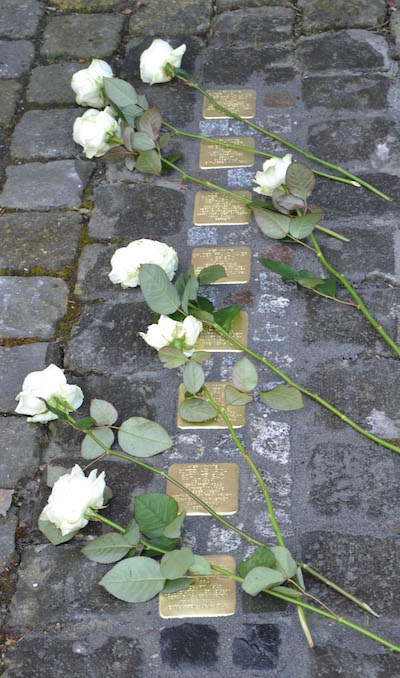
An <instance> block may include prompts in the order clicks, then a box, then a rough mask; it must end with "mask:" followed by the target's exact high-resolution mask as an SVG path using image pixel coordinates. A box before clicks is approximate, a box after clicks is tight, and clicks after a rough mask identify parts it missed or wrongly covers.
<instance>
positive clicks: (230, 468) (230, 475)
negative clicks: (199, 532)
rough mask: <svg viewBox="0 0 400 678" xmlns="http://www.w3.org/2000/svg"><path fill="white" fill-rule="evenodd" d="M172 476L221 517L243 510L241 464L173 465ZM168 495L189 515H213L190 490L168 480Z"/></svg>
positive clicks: (170, 469) (171, 468) (169, 472)
mask: <svg viewBox="0 0 400 678" xmlns="http://www.w3.org/2000/svg"><path fill="white" fill-rule="evenodd" d="M168 475H169V476H171V478H174V479H175V480H178V481H179V482H180V483H181V485H184V487H187V489H188V490H190V491H191V492H193V494H195V495H197V496H198V497H199V499H202V500H203V501H204V502H205V503H206V504H208V506H210V507H211V508H212V509H214V511H216V513H218V514H219V515H220V516H231V515H233V514H234V513H237V512H238V510H239V467H238V466H237V464H226V463H222V464H172V466H170V467H169V470H168ZM167 494H168V496H170V497H173V498H174V499H175V501H177V502H178V504H179V511H183V509H185V511H186V513H187V515H188V516H209V515H210V513H208V511H206V510H205V509H204V508H203V507H202V506H201V505H200V504H198V503H197V501H195V500H194V499H192V497H190V496H189V495H188V494H186V492H184V491H183V490H180V489H179V487H177V486H176V485H174V484H173V483H171V482H170V481H169V480H168V481H167Z"/></svg>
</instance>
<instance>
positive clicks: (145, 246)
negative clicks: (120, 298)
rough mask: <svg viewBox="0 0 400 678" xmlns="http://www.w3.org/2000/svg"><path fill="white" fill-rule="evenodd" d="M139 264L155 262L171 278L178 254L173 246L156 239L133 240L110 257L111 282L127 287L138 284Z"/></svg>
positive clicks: (109, 275)
mask: <svg viewBox="0 0 400 678" xmlns="http://www.w3.org/2000/svg"><path fill="white" fill-rule="evenodd" d="M141 264H157V266H160V267H161V268H162V269H164V271H165V272H166V274H167V276H168V278H169V279H170V280H172V278H173V277H174V273H175V271H176V269H177V268H178V255H177V253H176V251H175V250H174V248H173V247H169V245H166V244H165V243H163V242H159V241H158V240H148V239H147V238H142V239H141V240H133V241H132V242H130V243H129V245H127V246H126V247H120V248H119V249H117V250H116V252H115V254H113V256H112V258H111V266H112V270H111V272H110V273H109V274H108V277H109V278H110V280H111V282H113V283H114V284H119V283H120V284H121V285H122V287H123V288H124V289H125V288H127V287H137V285H139V269H140V265H141Z"/></svg>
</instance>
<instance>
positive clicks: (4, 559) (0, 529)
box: [0, 513, 18, 572]
mask: <svg viewBox="0 0 400 678" xmlns="http://www.w3.org/2000/svg"><path fill="white" fill-rule="evenodd" d="M17 527H18V518H17V516H16V515H15V514H14V513H10V515H7V516H6V517H5V518H3V517H2V516H0V572H2V571H3V570H4V569H5V568H6V567H7V565H10V564H11V563H12V564H17V563H18V554H17V552H16V547H15V530H16V529H17Z"/></svg>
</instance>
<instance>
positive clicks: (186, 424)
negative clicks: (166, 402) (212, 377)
mask: <svg viewBox="0 0 400 678" xmlns="http://www.w3.org/2000/svg"><path fill="white" fill-rule="evenodd" d="M205 386H206V387H207V388H208V390H209V392H210V395H211V397H212V399H213V400H215V402H216V403H217V405H219V407H225V410H226V413H227V415H228V417H229V419H230V421H231V423H232V426H233V428H241V427H242V426H244V424H245V419H246V406H245V405H239V406H235V405H227V404H226V402H225V388H226V386H227V382H224V381H213V382H206V384H205ZM185 393H186V388H185V384H181V385H180V386H179V391H178V414H177V422H176V423H177V426H178V428H182V429H187V428H209V429H220V428H228V427H227V425H226V424H225V422H224V420H223V419H222V417H221V415H220V414H218V416H217V417H216V418H215V419H210V421H204V422H198V423H197V422H192V421H185V420H184V419H182V417H181V415H180V414H179V407H180V405H181V403H182V402H183V400H184V396H185Z"/></svg>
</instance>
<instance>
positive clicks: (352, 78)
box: [302, 74, 390, 113]
mask: <svg viewBox="0 0 400 678" xmlns="http://www.w3.org/2000/svg"><path fill="white" fill-rule="evenodd" d="M389 84H390V81H389V80H388V78H387V77H386V76H384V75H375V74H373V75H368V76H366V75H365V76H360V75H342V76H338V75H335V76H323V77H314V78H305V79H304V80H303V81H302V91H303V92H302V93H303V100H304V103H305V106H306V108H307V109H309V110H311V109H313V108H318V107H321V108H325V109H329V110H330V111H332V110H333V111H341V110H349V111H359V112H360V113H363V111H365V110H366V109H368V110H370V111H379V110H385V109H386V107H387V103H388V91H389Z"/></svg>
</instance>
